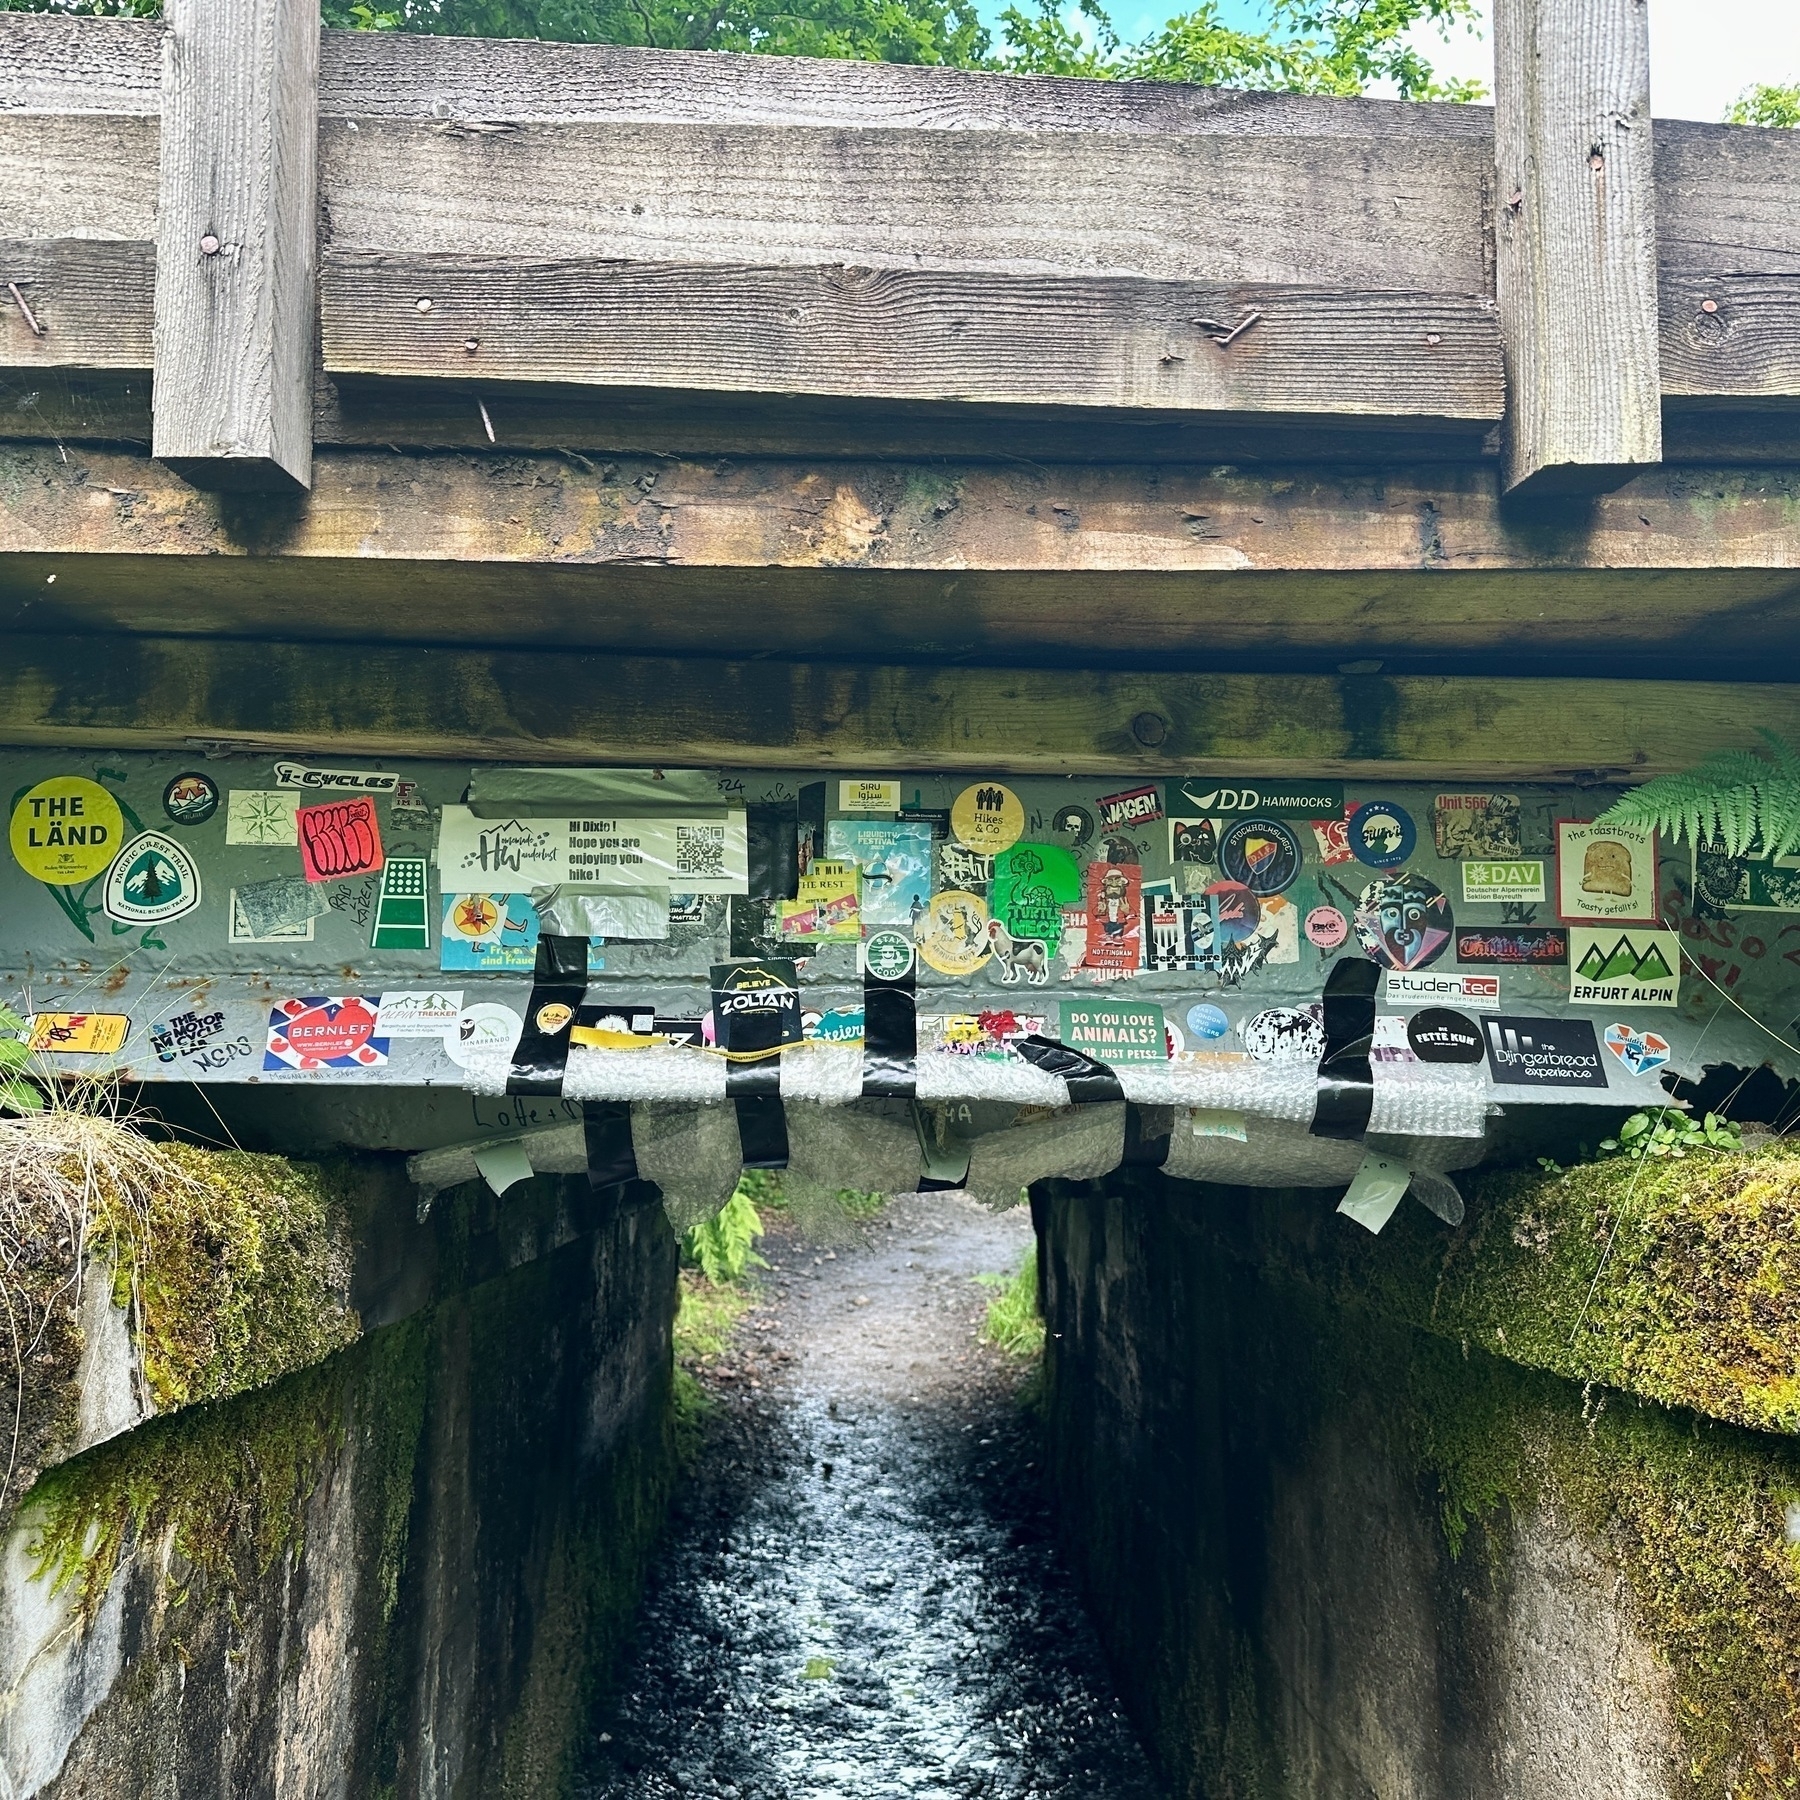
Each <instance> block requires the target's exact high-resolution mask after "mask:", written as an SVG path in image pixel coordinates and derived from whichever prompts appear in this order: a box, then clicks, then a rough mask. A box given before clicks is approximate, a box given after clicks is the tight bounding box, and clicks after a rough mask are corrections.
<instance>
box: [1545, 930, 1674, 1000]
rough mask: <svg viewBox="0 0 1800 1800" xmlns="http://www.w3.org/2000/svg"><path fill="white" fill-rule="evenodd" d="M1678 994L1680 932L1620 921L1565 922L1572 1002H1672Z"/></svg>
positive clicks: (1570, 997) (1570, 998)
mask: <svg viewBox="0 0 1800 1800" xmlns="http://www.w3.org/2000/svg"><path fill="white" fill-rule="evenodd" d="M1680 997H1681V937H1680V934H1679V933H1677V932H1673V931H1647V930H1643V929H1641V928H1632V927H1625V926H1605V925H1601V926H1593V925H1574V926H1571V927H1570V929H1569V1000H1570V1003H1571V1004H1572V1005H1575V1006H1673V1005H1675V1004H1676V1002H1677V1001H1678V1000H1679V999H1680Z"/></svg>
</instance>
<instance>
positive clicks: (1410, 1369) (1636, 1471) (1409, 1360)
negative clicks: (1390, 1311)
mask: <svg viewBox="0 0 1800 1800" xmlns="http://www.w3.org/2000/svg"><path fill="white" fill-rule="evenodd" d="M1354 1335H1355V1336H1356V1339H1357V1343H1358V1345H1359V1352H1358V1353H1359V1354H1362V1355H1366V1353H1367V1349H1368V1342H1367V1339H1366V1336H1365V1335H1364V1334H1363V1333H1362V1332H1361V1331H1360V1330H1357V1331H1356V1332H1355V1334H1354ZM1411 1336H1412V1341H1411V1342H1410V1343H1409V1344H1406V1345H1404V1346H1403V1347H1401V1349H1400V1351H1399V1354H1400V1355H1401V1357H1403V1359H1404V1360H1403V1362H1402V1363H1401V1365H1400V1366H1399V1367H1397V1368H1395V1369H1394V1374H1395V1376H1396V1377H1397V1379H1398V1381H1399V1383H1400V1385H1401V1387H1402V1388H1403V1389H1404V1391H1405V1392H1406V1393H1407V1394H1408V1397H1409V1407H1408V1409H1407V1414H1406V1426H1407V1429H1408V1430H1409V1432H1410V1434H1411V1444H1412V1448H1413V1451H1414V1454H1415V1456H1416V1457H1417V1460H1418V1464H1419V1466H1420V1467H1421V1469H1422V1470H1424V1471H1425V1472H1426V1473H1427V1474H1428V1475H1429V1477H1430V1479H1431V1480H1432V1481H1433V1482H1434V1483H1435V1484H1436V1486H1437V1488H1438V1491H1439V1494H1440V1496H1441V1498H1442V1502H1443V1510H1444V1519H1445V1526H1446V1530H1447V1532H1448V1533H1449V1536H1450V1540H1451V1543H1452V1546H1453V1548H1455V1549H1457V1550H1458V1551H1459V1552H1461V1551H1463V1550H1464V1548H1465V1547H1466V1545H1467V1544H1468V1543H1469V1542H1470V1541H1472V1540H1478V1541H1480V1542H1482V1543H1483V1544H1484V1545H1486V1546H1487V1548H1488V1550H1489V1551H1490V1553H1492V1554H1494V1555H1495V1556H1496V1557H1497V1558H1498V1559H1499V1560H1501V1561H1503V1560H1504V1551H1505V1544H1506V1541H1507V1539H1508V1537H1509V1535H1510V1525H1511V1521H1512V1520H1513V1519H1514V1518H1518V1517H1523V1516H1525V1514H1527V1513H1528V1512H1529V1511H1531V1510H1532V1509H1533V1508H1535V1507H1536V1506H1538V1505H1539V1504H1540V1503H1543V1502H1549V1503H1551V1504H1552V1505H1554V1507H1555V1508H1556V1509H1557V1511H1558V1512H1559V1513H1561V1514H1562V1515H1563V1516H1564V1517H1566V1518H1568V1519H1570V1520H1571V1521H1572V1522H1573V1523H1574V1524H1575V1526H1576V1527H1577V1529H1578V1530H1579V1531H1580V1533H1581V1534H1582V1535H1583V1536H1584V1537H1585V1538H1586V1539H1587V1540H1588V1541H1590V1542H1591V1543H1594V1544H1596V1545H1598V1546H1600V1547H1602V1549H1603V1551H1604V1552H1606V1553H1608V1560H1610V1561H1613V1562H1615V1563H1616V1564H1617V1566H1618V1567H1619V1568H1620V1569H1621V1570H1622V1571H1623V1573H1624V1575H1625V1577H1626V1580H1627V1583H1628V1586H1629V1590H1630V1604H1631V1606H1632V1608H1633V1609H1634V1611H1635V1613H1636V1615H1637V1618H1638V1621H1639V1623H1640V1626H1641V1628H1642V1629H1643V1631H1644V1632H1645V1634H1646V1636H1647V1637H1648V1639H1649V1640H1650V1642H1651V1643H1652V1644H1654V1645H1655V1647H1656V1648H1657V1650H1658V1651H1659V1652H1660V1653H1661V1654H1662V1655H1663V1657H1664V1658H1665V1659H1666V1660H1667V1662H1668V1664H1669V1667H1670V1669H1671V1672H1672V1674H1673V1677H1674V1683H1675V1691H1676V1714H1677V1723H1678V1725H1679V1728H1680V1730H1681V1734H1682V1738H1683V1740H1684V1742H1685V1744H1686V1746H1687V1750H1688V1767H1687V1769H1686V1771H1685V1780H1684V1791H1685V1792H1687V1793H1690V1794H1692V1795H1695V1796H1699V1797H1703V1800H1750V1797H1752V1796H1754V1797H1756V1800H1764V1797H1772V1796H1776V1795H1787V1794H1792V1793H1794V1792H1795V1791H1796V1790H1800V1555H1797V1553H1796V1551H1795V1549H1794V1547H1793V1546H1791V1545H1790V1544H1789V1543H1788V1541H1787V1531H1786V1521H1787V1514H1788V1508H1789V1506H1790V1505H1792V1504H1793V1503H1794V1502H1795V1500H1796V1499H1797V1498H1800V1445H1795V1444H1793V1443H1791V1442H1789V1441H1787V1440H1785V1439H1779V1438H1774V1437H1770V1436H1766V1435H1758V1434H1755V1433H1751V1432H1747V1431H1742V1430H1739V1429H1735V1428H1733V1427H1731V1426H1728V1425H1722V1424H1718V1423H1715V1422H1713V1421H1711V1420H1706V1419H1700V1418H1696V1417H1694V1416H1693V1415H1691V1414H1685V1413H1676V1412H1670V1411H1667V1410H1665V1409H1664V1408H1662V1407H1659V1406H1656V1405H1654V1404H1651V1403H1648V1402H1645V1401H1641V1400H1638V1399H1635V1398H1632V1397H1629V1396H1623V1395H1617V1394H1605V1393H1602V1392H1600V1391H1598V1390H1590V1392H1589V1393H1588V1394H1587V1395H1586V1396H1582V1395H1579V1394H1577V1393H1575V1392H1573V1391H1572V1390H1571V1389H1570V1387H1569V1386H1568V1384H1566V1383H1565V1382H1562V1381H1558V1380H1556V1379H1554V1378H1553V1377H1550V1376H1548V1375H1544V1374H1539V1373H1536V1372H1533V1371H1527V1370H1523V1369H1518V1368H1514V1367H1512V1366H1510V1365H1508V1364H1506V1363H1504V1362H1502V1361H1500V1360H1498V1359H1496V1358H1492V1357H1488V1356H1485V1355H1483V1354H1481V1353H1480V1352H1478V1351H1477V1352H1473V1353H1471V1354H1470V1355H1468V1356H1467V1357H1464V1356H1463V1355H1462V1354H1461V1353H1460V1352H1458V1351H1457V1350H1455V1349H1454V1348H1452V1347H1451V1346H1449V1345H1446V1344H1443V1343H1441V1342H1438V1341H1435V1340H1433V1339H1431V1338H1429V1337H1424V1336H1421V1335H1418V1334H1411Z"/></svg>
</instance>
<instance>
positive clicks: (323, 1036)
mask: <svg viewBox="0 0 1800 1800" xmlns="http://www.w3.org/2000/svg"><path fill="white" fill-rule="evenodd" d="M380 1009H381V1001H380V999H379V997H377V996H372V995H367V994H338V995H328V994H316V995H308V996H304V997H302V998H299V999H294V1000H284V1001H282V1003H281V1004H280V1005H279V1006H277V1007H273V1008H271V1009H270V1012H269V1038H268V1043H267V1045H266V1047H265V1049H264V1051H263V1073H264V1074H265V1075H272V1074H275V1073H276V1072H277V1071H279V1070H282V1069H300V1070H304V1071H305V1072H306V1073H308V1074H318V1073H321V1072H322V1071H324V1070H326V1069H332V1070H340V1071H350V1070H355V1069H378V1068H380V1067H381V1065H382V1064H383V1063H385V1062H386V1061H387V1054H388V1041H387V1039H386V1038H384V1037H380V1036H378V1035H377V1034H376V1030H375V1019H376V1015H377V1013H378V1012H379V1011H380Z"/></svg>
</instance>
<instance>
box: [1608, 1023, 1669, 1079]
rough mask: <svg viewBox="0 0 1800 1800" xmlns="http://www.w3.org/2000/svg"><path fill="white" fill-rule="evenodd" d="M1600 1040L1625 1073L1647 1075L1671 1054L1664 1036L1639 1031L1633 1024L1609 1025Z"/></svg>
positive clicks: (1652, 1032)
mask: <svg viewBox="0 0 1800 1800" xmlns="http://www.w3.org/2000/svg"><path fill="white" fill-rule="evenodd" d="M1601 1042H1602V1043H1604V1044H1605V1045H1606V1047H1607V1049H1608V1050H1610V1051H1611V1052H1612V1054H1613V1055H1614V1056H1616V1057H1617V1058H1618V1060H1619V1062H1620V1063H1621V1064H1622V1065H1623V1066H1624V1069H1625V1073H1626V1074H1627V1075H1648V1074H1650V1073H1651V1072H1652V1071H1654V1070H1656V1069H1660V1068H1661V1067H1662V1066H1663V1064H1664V1063H1666V1062H1667V1061H1668V1060H1669V1057H1670V1055H1671V1054H1672V1052H1671V1051H1670V1049H1669V1040H1668V1039H1667V1038H1666V1037H1663V1036H1661V1035H1660V1034H1659V1033H1657V1032H1654V1031H1639V1030H1638V1028H1637V1027H1636V1026H1635V1025H1609V1026H1607V1028H1606V1033H1605V1036H1604V1037H1603V1038H1602V1039H1601Z"/></svg>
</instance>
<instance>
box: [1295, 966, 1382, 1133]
mask: <svg viewBox="0 0 1800 1800" xmlns="http://www.w3.org/2000/svg"><path fill="white" fill-rule="evenodd" d="M1380 979H1381V970H1380V969H1379V968H1377V967H1376V965H1375V964H1374V963H1372V962H1370V961H1369V960H1368V959H1367V958H1366V957H1360V956H1346V957H1341V958H1340V959H1339V960H1338V961H1337V962H1335V963H1333V964H1332V966H1331V973H1330V974H1329V975H1328V976H1326V978H1325V1054H1324V1055H1323V1056H1322V1057H1320V1058H1319V1103H1318V1106H1317V1107H1316V1109H1315V1110H1314V1112H1313V1122H1312V1135H1313V1136H1314V1137H1322V1138H1348V1139H1356V1138H1360V1137H1362V1136H1364V1135H1365V1133H1367V1131H1368V1129H1369V1115H1370V1113H1371V1111H1372V1110H1373V1108H1374V1105H1375V1071H1374V1069H1373V1068H1371V1067H1370V1064H1369V1052H1370V1050H1372V1049H1373V1048H1374V1044H1375V984H1376V983H1377V982H1378V981H1379V980H1380Z"/></svg>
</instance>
